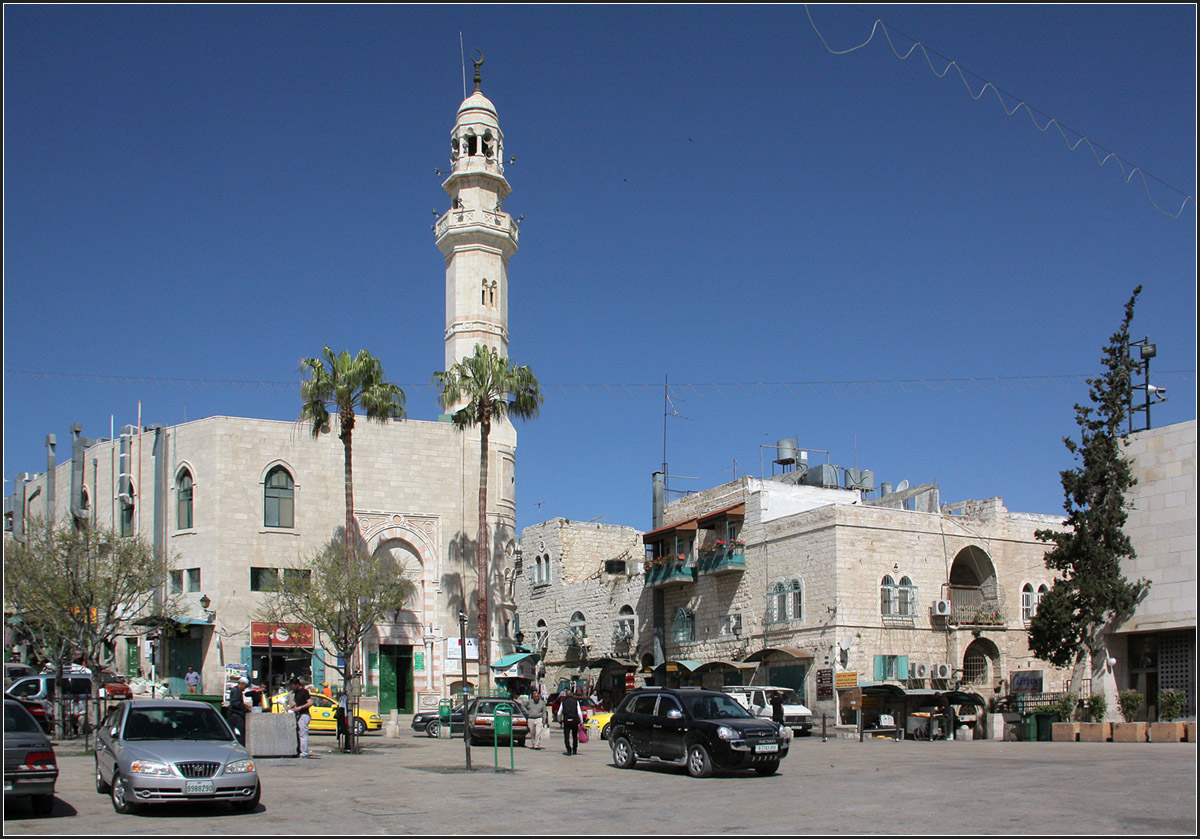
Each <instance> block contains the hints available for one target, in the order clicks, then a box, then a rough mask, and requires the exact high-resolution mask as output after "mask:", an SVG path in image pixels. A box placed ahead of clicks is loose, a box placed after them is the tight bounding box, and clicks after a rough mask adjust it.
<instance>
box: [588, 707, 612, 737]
mask: <svg viewBox="0 0 1200 839" xmlns="http://www.w3.org/2000/svg"><path fill="white" fill-rule="evenodd" d="M612 715H613V712H612V711H596V712H595V713H591V714H588V718H587V720H588V724H589V725H594V726H595V727H597V728H599V730H600V739H601V740H607V739H608V735H609V732H611V731H612Z"/></svg>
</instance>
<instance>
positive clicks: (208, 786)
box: [183, 781, 213, 795]
mask: <svg viewBox="0 0 1200 839" xmlns="http://www.w3.org/2000/svg"><path fill="white" fill-rule="evenodd" d="M212 791H213V782H212V781H187V782H185V783H184V785H183V793H184V795H200V794H201V793H206V792H212Z"/></svg>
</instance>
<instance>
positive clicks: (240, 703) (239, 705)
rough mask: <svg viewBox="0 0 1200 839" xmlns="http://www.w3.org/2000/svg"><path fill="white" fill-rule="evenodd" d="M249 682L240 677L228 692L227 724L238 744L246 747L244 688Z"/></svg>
mask: <svg viewBox="0 0 1200 839" xmlns="http://www.w3.org/2000/svg"><path fill="white" fill-rule="evenodd" d="M249 684H250V680H249V679H247V678H246V677H245V676H241V677H240V678H238V680H237V684H235V685H234V686H233V689H232V690H230V692H229V724H230V725H231V726H232V727H233V733H234V735H235V736H236V737H237V739H238V742H239V743H241V744H242V745H243V746H244V745H246V711H247V710H248V708H247V705H246V688H247V686H248V685H249Z"/></svg>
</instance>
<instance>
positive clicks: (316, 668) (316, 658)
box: [312, 650, 325, 687]
mask: <svg viewBox="0 0 1200 839" xmlns="http://www.w3.org/2000/svg"><path fill="white" fill-rule="evenodd" d="M312 674H313V684H314V685H316V686H317V687H320V686H321V685H322V684H324V682H325V659H324V658H323V657H322V655H321V651H320V650H317V651H316V652H314V653H313V657H312Z"/></svg>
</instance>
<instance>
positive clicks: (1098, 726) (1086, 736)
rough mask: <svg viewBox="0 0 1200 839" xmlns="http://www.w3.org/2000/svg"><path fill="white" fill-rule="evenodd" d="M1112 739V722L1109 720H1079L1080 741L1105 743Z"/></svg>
mask: <svg viewBox="0 0 1200 839" xmlns="http://www.w3.org/2000/svg"><path fill="white" fill-rule="evenodd" d="M1111 739H1112V723H1110V722H1081V723H1079V742H1080V743H1107V742H1108V741H1109V740H1111Z"/></svg>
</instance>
